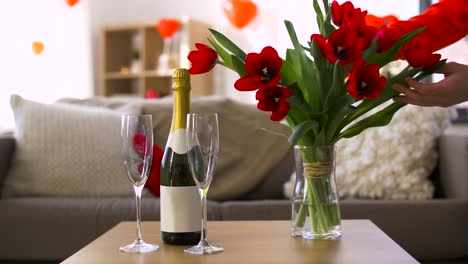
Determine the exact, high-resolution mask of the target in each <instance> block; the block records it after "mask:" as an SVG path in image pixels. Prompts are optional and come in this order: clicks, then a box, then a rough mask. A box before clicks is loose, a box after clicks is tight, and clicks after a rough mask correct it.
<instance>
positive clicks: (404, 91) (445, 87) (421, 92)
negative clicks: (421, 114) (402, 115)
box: [393, 62, 468, 107]
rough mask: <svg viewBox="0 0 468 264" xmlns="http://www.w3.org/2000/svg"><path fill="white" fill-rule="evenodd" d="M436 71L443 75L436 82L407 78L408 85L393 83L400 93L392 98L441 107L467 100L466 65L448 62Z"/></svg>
mask: <svg viewBox="0 0 468 264" xmlns="http://www.w3.org/2000/svg"><path fill="white" fill-rule="evenodd" d="M437 72H438V73H443V74H444V75H445V78H444V79H443V80H442V81H440V82H437V83H428V84H426V83H421V82H418V81H416V80H415V79H411V78H407V79H406V81H407V82H408V84H409V86H410V87H408V86H405V85H403V84H399V83H397V84H394V85H393V88H394V89H395V90H397V91H398V92H400V93H401V94H400V95H399V96H396V97H394V98H393V100H394V101H395V102H402V103H407V104H414V105H420V106H441V107H448V106H452V105H455V104H459V103H462V102H465V101H468V65H464V64H459V63H455V62H450V63H447V64H445V65H444V66H442V67H441V68H440V69H439V70H438V71H437Z"/></svg>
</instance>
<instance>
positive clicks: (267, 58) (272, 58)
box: [234, 47, 283, 91]
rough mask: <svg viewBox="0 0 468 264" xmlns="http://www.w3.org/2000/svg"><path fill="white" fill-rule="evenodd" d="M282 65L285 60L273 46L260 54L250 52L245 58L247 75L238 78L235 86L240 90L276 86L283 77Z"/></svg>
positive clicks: (264, 49)
mask: <svg viewBox="0 0 468 264" xmlns="http://www.w3.org/2000/svg"><path fill="white" fill-rule="evenodd" d="M281 66H283V61H282V60H281V58H280V57H279V56H278V52H276V50H275V49H274V48H272V47H265V48H263V50H262V52H260V53H259V54H258V53H249V54H247V57H246V59H245V71H246V72H247V75H246V76H244V77H241V78H240V79H239V80H237V81H236V82H235V83H234V87H235V88H236V89H237V90H239V91H254V90H257V89H261V88H266V87H273V86H276V85H277V84H278V82H279V81H280V79H281V75H280V70H281Z"/></svg>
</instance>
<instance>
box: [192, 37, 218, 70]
mask: <svg viewBox="0 0 468 264" xmlns="http://www.w3.org/2000/svg"><path fill="white" fill-rule="evenodd" d="M195 47H196V48H197V50H192V51H190V53H189V55H188V56H187V58H188V59H189V61H190V62H191V63H192V67H190V69H189V73H190V74H200V73H205V72H209V71H211V69H213V68H214V66H216V60H217V59H218V53H217V52H216V51H215V50H214V49H212V48H210V47H208V46H206V45H204V44H201V43H195Z"/></svg>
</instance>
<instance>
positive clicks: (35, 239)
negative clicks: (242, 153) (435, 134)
mask: <svg viewBox="0 0 468 264" xmlns="http://www.w3.org/2000/svg"><path fill="white" fill-rule="evenodd" d="M72 101H73V100H72ZM69 102H70V101H69ZM75 103H76V102H75ZM81 103H83V102H81ZM100 103H102V102H100ZM140 103H141V102H140ZM221 103H222V105H224V106H225V107H226V108H229V103H230V102H227V101H226V102H224V101H223V102H221ZM87 104H92V103H89V102H87ZM143 104H146V103H143ZM205 105H206V102H203V103H198V104H197V103H195V104H194V105H193V106H194V109H195V110H202V109H203V107H205ZM106 106H107V107H111V108H112V107H116V105H115V102H113V103H109V104H106ZM142 109H143V110H142V111H143V112H145V111H147V108H146V107H145V106H144V107H143V108H142ZM170 109H171V108H170V104H166V106H165V107H163V108H161V109H158V111H170ZM248 113H249V112H244V113H237V115H241V114H244V115H246V114H248ZM152 114H153V115H154V119H155V120H159V121H160V122H163V121H162V120H161V116H156V115H158V114H157V113H154V112H153V113H152ZM250 118H252V117H250ZM164 123H167V124H165V125H164V126H159V127H158V129H157V132H155V133H156V135H155V137H156V140H155V141H156V143H158V144H161V145H163V142H164V136H165V135H167V132H166V131H164V130H167V129H168V126H169V123H170V119H169V120H165V121H164ZM225 129H227V128H225ZM155 131H156V130H155ZM438 142H439V157H440V159H439V165H438V167H437V169H436V170H435V171H434V173H433V175H432V177H431V180H432V181H433V183H434V184H435V186H436V194H435V197H434V199H430V200H377V199H346V200H342V201H341V211H342V217H343V219H370V220H372V221H373V222H374V223H375V224H377V225H378V226H379V227H380V228H381V229H382V230H383V231H385V232H386V234H388V235H389V236H390V237H391V238H392V239H394V240H395V241H396V242H397V243H398V244H399V245H401V246H402V247H403V248H404V249H405V250H407V251H408V252H409V253H410V254H411V255H412V256H414V257H415V258H417V259H418V260H419V261H421V262H423V263H467V261H468V224H467V223H468V128H467V126H462V125H461V126H457V127H452V128H450V129H449V130H447V131H446V132H445V133H444V134H443V135H442V136H441V137H440V138H439V139H438ZM239 144H240V143H239ZM16 146H17V142H16V140H15V137H14V136H12V135H3V136H1V137H0V183H4V182H5V181H6V179H7V177H9V176H10V174H9V171H10V169H11V168H10V167H11V164H12V163H11V161H12V160H14V158H15V155H16V154H15V153H16V152H15V147H16ZM259 151H261V150H259ZM293 165H294V162H293V156H292V153H291V152H290V151H285V152H284V155H283V156H282V157H281V160H280V161H279V162H275V164H272V165H271V168H270V169H269V170H268V171H266V172H265V173H263V174H264V177H262V179H261V180H260V181H258V182H256V183H255V184H254V186H253V187H252V188H251V189H249V190H244V192H243V193H242V194H241V195H239V196H237V197H232V198H230V199H218V201H213V200H212V201H209V207H208V208H209V213H208V217H209V219H210V220H289V219H290V210H291V206H290V202H289V201H288V200H287V199H285V198H284V196H283V183H284V182H286V181H287V180H288V178H289V175H290V174H291V172H292V171H293ZM228 168H229V166H226V170H225V171H227V172H226V173H229V172H228V171H229V170H228ZM221 170H222V169H221ZM222 171H223V170H222ZM0 186H1V187H4V184H2V185H0ZM209 195H210V194H209ZM142 209H143V220H145V221H158V220H159V199H158V198H157V197H154V196H153V195H152V194H150V193H149V192H147V193H146V195H145V196H144V198H143V203H142ZM134 217H135V208H134V202H133V200H132V198H131V196H127V197H66V196H47V195H41V196H37V195H29V196H28V195H20V196H18V195H16V196H15V195H13V196H11V195H7V196H6V195H3V196H2V198H1V199H0V234H1V235H0V263H9V262H10V261H12V260H15V261H18V262H19V263H21V262H24V263H29V262H31V261H39V262H44V263H57V262H59V261H60V260H63V259H65V258H66V257H68V256H70V255H71V254H73V253H74V252H76V251H77V250H79V249H80V248H82V247H83V246H85V245H86V244H88V243H89V242H91V241H92V240H93V239H95V238H96V237H97V236H99V235H101V234H102V233H104V232H105V231H107V230H108V229H110V228H111V227H113V226H114V225H116V224H117V223H119V222H120V221H132V220H134ZM144 231H146V232H159V230H144ZM343 233H344V236H346V230H343ZM15 263H17V262H15Z"/></svg>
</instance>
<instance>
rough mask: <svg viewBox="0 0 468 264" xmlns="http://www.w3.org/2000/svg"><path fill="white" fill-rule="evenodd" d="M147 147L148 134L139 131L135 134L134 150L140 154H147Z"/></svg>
mask: <svg viewBox="0 0 468 264" xmlns="http://www.w3.org/2000/svg"><path fill="white" fill-rule="evenodd" d="M145 148H146V136H145V135H143V134H141V133H137V134H135V136H133V150H135V152H136V153H138V155H141V156H143V155H145V151H146V150H145Z"/></svg>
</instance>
